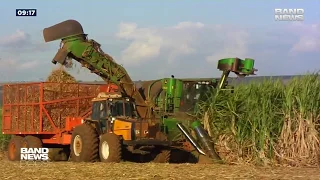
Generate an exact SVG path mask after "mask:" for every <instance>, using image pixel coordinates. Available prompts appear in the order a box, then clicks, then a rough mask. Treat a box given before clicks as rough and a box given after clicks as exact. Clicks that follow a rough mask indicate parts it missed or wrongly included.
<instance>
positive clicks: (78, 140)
mask: <svg viewBox="0 0 320 180" xmlns="http://www.w3.org/2000/svg"><path fill="white" fill-rule="evenodd" d="M70 147H71V160H72V161H75V162H94V161H96V160H97V158H98V150H99V137H98V134H97V131H96V130H95V129H94V128H93V127H92V126H90V125H88V124H82V125H79V126H77V127H76V128H75V129H74V130H73V132H72V137H71V145H70Z"/></svg>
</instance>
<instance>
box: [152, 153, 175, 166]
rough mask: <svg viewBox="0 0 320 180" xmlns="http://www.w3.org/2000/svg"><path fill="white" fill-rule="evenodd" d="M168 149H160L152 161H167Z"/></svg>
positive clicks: (168, 159)
mask: <svg viewBox="0 0 320 180" xmlns="http://www.w3.org/2000/svg"><path fill="white" fill-rule="evenodd" d="M170 155H171V151H170V150H161V151H160V153H158V154H157V155H156V157H155V158H154V159H153V162H154V163H169V161H170Z"/></svg>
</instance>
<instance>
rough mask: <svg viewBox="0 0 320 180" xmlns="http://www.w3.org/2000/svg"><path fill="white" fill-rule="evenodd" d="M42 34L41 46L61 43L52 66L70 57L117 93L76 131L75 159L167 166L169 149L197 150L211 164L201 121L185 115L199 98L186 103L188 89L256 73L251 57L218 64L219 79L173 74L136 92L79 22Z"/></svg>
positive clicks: (96, 105) (103, 99) (99, 100)
mask: <svg viewBox="0 0 320 180" xmlns="http://www.w3.org/2000/svg"><path fill="white" fill-rule="evenodd" d="M43 36H44V40H45V42H50V41H54V40H60V39H61V41H62V42H61V47H60V49H59V50H58V52H57V54H56V55H55V57H54V58H53V61H52V62H53V63H54V64H56V63H57V62H58V63H60V64H62V65H66V63H67V61H66V59H67V58H72V59H74V60H76V61H77V62H79V63H81V64H82V66H84V67H86V68H88V69H89V70H91V72H93V73H95V74H97V75H98V76H100V77H101V78H102V79H104V80H105V81H106V82H107V83H113V84H115V85H117V86H118V89H119V91H118V92H112V93H100V94H99V95H98V97H96V98H94V99H93V103H92V104H93V105H92V114H91V118H88V119H84V120H83V124H81V125H79V126H77V127H75V128H74V130H73V132H72V138H71V144H70V147H71V159H72V160H73V161H77V162H80V161H84V162H92V161H96V160H97V159H99V160H100V161H102V162H120V161H121V160H122V159H123V158H124V156H125V153H127V152H130V153H132V154H145V155H146V156H147V155H148V157H150V160H152V161H154V162H160V163H166V162H169V160H170V154H171V152H172V150H184V151H189V152H191V151H193V150H196V151H197V152H198V153H199V154H202V155H204V156H207V157H209V158H211V159H213V160H220V157H219V156H218V155H217V153H216V152H215V150H214V143H213V142H212V141H211V140H210V137H209V136H208V134H207V132H206V131H205V130H204V129H203V127H202V125H201V123H200V121H199V120H195V119H192V118H190V116H188V115H187V112H190V109H191V110H192V109H193V108H194V102H193V100H194V99H197V98H196V97H195V98H192V100H190V101H188V103H186V101H187V100H188V99H190V96H189V94H187V92H186V88H188V87H190V86H191V88H194V90H195V92H196V91H197V90H198V89H199V87H200V86H202V87H215V88H220V89H222V88H225V86H226V84H227V83H226V78H227V77H228V75H229V73H230V72H234V73H236V74H238V75H239V76H246V75H251V74H254V71H255V69H254V60H253V59H245V60H241V59H238V58H226V59H222V60H220V61H219V62H218V69H220V70H222V71H223V75H222V78H221V79H220V80H219V81H216V80H214V79H206V80H204V79H202V80H199V79H189V80H188V79H176V78H174V77H173V76H172V77H171V78H163V79H159V80H155V81H148V82H145V83H144V84H143V85H142V87H141V88H136V86H135V84H134V82H133V81H132V79H131V78H130V76H129V74H128V73H127V71H126V70H125V69H124V67H122V66H121V65H119V64H117V63H116V62H115V61H114V60H113V58H112V57H110V56H109V55H107V54H105V53H104V52H103V51H102V50H101V48H100V44H99V43H98V42H96V41H94V40H89V39H88V38H87V34H85V33H84V31H83V28H82V26H81V24H80V23H79V22H77V21H75V20H67V21H64V22H61V23H58V24H56V25H54V26H51V27H48V28H45V29H44V31H43ZM199 81H200V82H199ZM194 101H196V100H194ZM188 106H189V107H188ZM187 107H188V108H187ZM190 130H192V131H194V133H190ZM192 134H194V135H195V136H193V135H192Z"/></svg>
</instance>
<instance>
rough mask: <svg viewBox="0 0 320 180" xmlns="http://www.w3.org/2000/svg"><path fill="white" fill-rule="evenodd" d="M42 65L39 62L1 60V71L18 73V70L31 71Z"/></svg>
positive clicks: (11, 59) (12, 59)
mask: <svg viewBox="0 0 320 180" xmlns="http://www.w3.org/2000/svg"><path fill="white" fill-rule="evenodd" d="M39 65H40V62H39V61H37V60H33V61H19V60H17V59H14V58H6V59H0V70H1V71H16V70H31V69H33V68H36V67H38V66H39Z"/></svg>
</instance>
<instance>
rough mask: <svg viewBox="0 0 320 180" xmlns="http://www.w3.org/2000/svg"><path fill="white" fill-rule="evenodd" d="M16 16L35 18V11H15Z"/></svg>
mask: <svg viewBox="0 0 320 180" xmlns="http://www.w3.org/2000/svg"><path fill="white" fill-rule="evenodd" d="M16 16H37V9H16Z"/></svg>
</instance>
